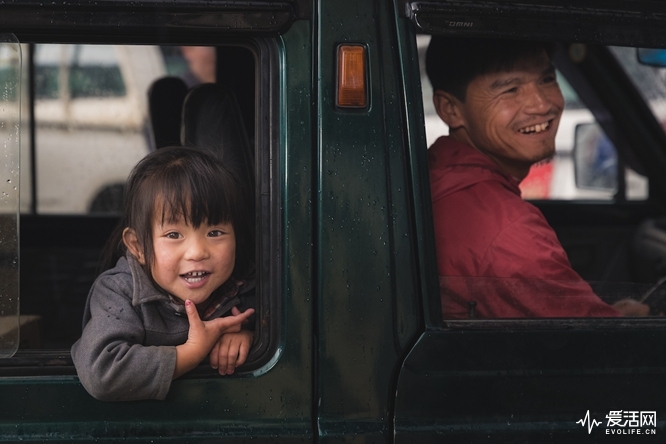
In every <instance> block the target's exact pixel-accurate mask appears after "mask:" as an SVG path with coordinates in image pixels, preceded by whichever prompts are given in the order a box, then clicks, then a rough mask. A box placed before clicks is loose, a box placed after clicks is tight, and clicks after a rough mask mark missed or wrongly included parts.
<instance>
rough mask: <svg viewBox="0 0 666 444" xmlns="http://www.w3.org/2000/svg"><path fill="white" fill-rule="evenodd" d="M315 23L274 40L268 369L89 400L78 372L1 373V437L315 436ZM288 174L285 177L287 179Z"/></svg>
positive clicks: (256, 439)
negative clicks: (273, 326) (276, 198)
mask: <svg viewBox="0 0 666 444" xmlns="http://www.w3.org/2000/svg"><path fill="white" fill-rule="evenodd" d="M310 34H311V31H310V23H309V22H308V21H298V22H295V23H294V24H293V25H292V27H291V28H290V30H289V31H288V32H287V33H285V34H284V35H283V36H281V37H280V38H278V39H277V52H278V57H277V60H278V64H279V66H278V67H277V68H276V69H275V72H277V73H279V74H280V81H279V91H278V94H276V96H275V97H279V98H280V103H279V125H280V127H279V128H280V129H279V130H278V131H277V134H278V136H279V138H278V140H277V142H278V143H279V150H277V153H278V155H277V158H276V159H273V162H279V165H281V167H280V169H279V174H280V178H279V181H278V183H279V184H280V190H279V195H281V196H283V200H282V202H283V205H282V211H281V212H280V214H281V217H282V221H281V224H282V225H283V234H284V235H283V237H282V239H283V241H284V242H283V245H282V247H281V251H282V252H283V255H282V257H277V258H270V260H271V261H282V262H281V263H282V271H283V276H282V279H280V280H279V281H280V282H282V288H281V290H279V291H277V292H276V294H279V295H280V297H283V298H284V299H283V302H282V308H283V310H282V313H281V314H280V316H278V318H279V320H280V328H279V329H278V331H279V333H278V334H279V336H280V346H279V348H278V351H277V353H276V355H275V356H274V357H273V359H272V360H271V361H270V362H269V363H268V364H267V365H266V366H264V367H262V368H259V369H258V370H256V371H255V372H253V373H252V374H249V375H246V376H243V377H231V378H225V377H212V378H205V379H197V378H195V379H184V380H179V381H175V382H174V383H173V385H172V388H171V390H170V392H169V395H168V397H167V399H166V400H165V401H164V402H156V401H144V402H127V403H108V402H101V401H97V400H95V399H93V398H92V397H91V396H90V395H88V394H87V393H86V392H85V391H84V389H83V387H82V386H81V385H80V383H79V382H78V379H77V378H76V377H72V376H50V377H30V378H0V400H2V401H3V402H0V441H19V440H20V441H24V442H30V441H33V442H34V441H39V442H42V441H59V442H70V441H80V440H83V441H87V440H93V439H95V440H96V439H100V438H103V439H105V440H109V441H110V440H113V439H117V440H123V439H125V438H128V437H133V438H136V439H137V440H139V441H141V442H153V441H155V440H160V439H167V440H175V441H179V442H193V441H195V442H196V441H199V442H200V441H205V440H207V439H211V438H221V437H224V438H225V442H227V441H226V440H227V439H228V442H245V441H246V440H248V439H249V437H252V442H274V441H275V437H276V436H280V441H281V442H292V441H293V442H303V440H305V441H311V440H312V437H313V433H314V432H313V428H312V424H313V421H312V416H311V415H312V376H313V373H312V347H313V342H312V335H311V325H312V312H311V307H312V295H311V289H312V271H311V263H312V252H311V251H312V239H311V230H312V224H311V204H310V201H309V196H310V194H309V193H310V189H311V183H310V181H311V176H310V170H311V165H312V154H310V153H311V150H310V149H309V148H308V147H309V145H310V143H311V140H312V134H311V125H310V123H309V122H310V102H311V98H310V96H311V89H312V86H311V85H312V83H311V82H312V77H311V75H310V72H311V68H310V67H311V59H310V54H311V46H310V45H311V40H310ZM287 177H288V178H289V180H287Z"/></svg>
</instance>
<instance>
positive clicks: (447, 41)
mask: <svg viewBox="0 0 666 444" xmlns="http://www.w3.org/2000/svg"><path fill="white" fill-rule="evenodd" d="M556 49H557V45H556V44H555V43H547V42H538V41H523V40H503V39H483V38H474V37H453V36H433V37H432V38H431V39H430V44H429V45H428V50H427V51H426V73H427V74H428V79H429V80H430V84H431V85H432V89H433V91H435V90H438V89H441V90H442V91H446V92H448V93H450V94H453V95H454V96H455V97H457V98H458V99H459V100H461V101H462V102H465V98H466V93H467V86H469V83H470V82H471V81H472V80H474V78H476V77H478V76H481V75H484V74H489V73H495V72H505V71H511V70H513V68H514V67H515V66H516V65H517V64H519V63H520V62H522V61H524V60H529V59H532V58H535V57H538V56H540V55H541V54H543V52H544V51H545V52H546V54H547V55H548V57H549V58H552V57H553V54H554V53H555V50H556Z"/></svg>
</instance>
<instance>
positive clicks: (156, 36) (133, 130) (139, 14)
mask: <svg viewBox="0 0 666 444" xmlns="http://www.w3.org/2000/svg"><path fill="white" fill-rule="evenodd" d="M309 11H310V8H309V5H308V2H300V3H299V2H269V1H266V2H254V3H252V4H245V3H244V4H239V3H237V2H222V3H218V4H215V5H211V4H205V5H204V4H199V3H197V2H150V3H145V4H141V5H137V4H135V3H130V2H120V1H119V2H103V4H96V5H93V4H90V5H69V4H66V3H60V4H56V3H52V4H46V3H43V2H41V3H40V2H31V1H29V2H23V3H21V4H12V5H4V6H0V28H2V30H3V32H7V33H13V34H14V35H15V36H16V39H17V42H20V44H21V53H22V55H23V60H22V71H21V76H20V81H21V95H20V97H21V101H22V102H21V103H22V110H21V120H20V127H19V120H18V118H14V119H13V120H12V119H11V118H9V117H7V116H4V114H3V118H2V126H3V128H12V129H13V130H16V131H18V130H19V128H20V132H21V139H20V143H21V156H22V164H21V202H20V207H21V212H20V286H21V292H20V311H21V318H20V327H19V328H17V325H18V324H19V317H18V307H19V302H18V298H17V297H18V296H19V295H18V293H17V292H16V289H17V287H18V284H19V274H18V266H17V263H16V261H15V260H16V258H17V256H18V249H19V248H18V247H19V245H17V244H16V242H17V241H18V238H16V227H17V220H16V219H17V218H16V214H17V213H16V209H17V208H18V203H17V202H18V201H17V200H16V192H14V191H12V190H13V187H14V186H17V184H18V182H19V180H18V176H16V177H14V176H12V174H14V172H17V168H14V167H12V165H15V163H14V164H12V163H11V162H9V160H11V159H10V155H9V154H8V155H6V156H5V157H6V158H7V162H3V165H6V168H7V169H8V171H5V170H2V171H3V176H2V186H3V191H4V192H7V193H8V194H7V199H5V198H3V202H5V201H6V202H7V203H8V205H9V206H8V208H9V210H12V211H13V213H12V212H11V211H10V212H9V213H8V216H7V217H5V216H4V211H5V207H4V206H3V219H2V224H3V225H2V229H1V230H0V231H1V232H2V236H3V238H2V245H3V248H5V250H3V255H2V258H3V259H2V266H3V267H4V268H3V271H2V273H3V277H2V279H3V280H2V285H1V286H2V288H3V291H2V293H1V294H0V307H2V308H0V310H1V311H2V313H1V314H2V316H4V317H8V320H7V323H8V325H9V326H10V327H11V328H10V329H9V332H6V331H5V330H4V325H5V323H4V322H5V321H4V320H3V330H0V338H1V340H0V344H1V348H2V355H3V356H2V359H0V399H1V400H2V403H1V404H2V405H0V436H2V437H3V438H2V439H4V440H9V441H29V442H30V441H33V442H35V441H42V440H51V441H60V442H71V441H77V440H108V441H114V440H123V439H126V438H129V437H131V438H132V439H133V440H137V441H139V442H155V441H160V440H169V441H178V442H192V441H206V440H210V439H215V440H218V439H224V440H225V441H228V442H246V441H247V440H249V439H252V440H253V442H267V441H271V442H274V441H275V440H276V439H278V440H279V441H280V442H292V441H293V442H296V441H298V442H303V441H304V440H305V441H309V440H311V439H312V438H313V434H314V431H313V421H312V404H313V394H312V387H313V381H312V365H313V362H312V351H311V350H312V347H313V343H312V332H311V326H312V315H311V309H312V308H311V300H312V296H311V293H310V292H311V287H312V275H311V273H312V270H311V267H310V264H311V261H312V257H311V245H312V221H311V214H310V208H311V204H310V198H311V195H310V192H311V189H312V188H311V187H312V184H311V177H312V176H311V168H312V165H313V163H312V162H313V160H312V151H311V150H310V149H309V146H310V144H311V141H312V139H313V135H312V132H311V123H310V119H311V117H310V111H311V109H310V102H311V95H312V77H311V69H312V68H311V66H312V65H311V54H312V47H311V39H312V36H311V32H312V26H311V23H310V12H309ZM7 35H11V34H7ZM18 44H19V43H11V41H10V42H8V43H7V45H6V47H3V46H2V45H4V43H3V44H2V45H0V61H2V60H5V59H7V60H9V59H10V58H8V57H9V56H8V55H7V54H9V53H11V52H12V51H14V53H18ZM192 46H196V47H203V48H204V49H208V50H211V51H212V54H214V56H215V57H216V59H215V60H216V61H215V62H214V63H215V77H214V78H213V79H212V81H214V82H216V83H218V84H220V85H222V86H223V87H225V88H228V89H229V90H231V91H234V93H235V95H236V97H237V100H238V102H239V108H240V110H241V111H240V113H241V116H240V120H241V121H243V126H245V127H246V129H247V131H248V133H247V136H248V139H249V140H250V141H251V146H250V150H251V153H250V154H251V157H252V158H253V160H254V168H253V173H254V174H255V176H256V179H255V190H256V192H255V195H254V196H253V197H254V201H253V202H250V203H249V205H250V206H251V207H254V209H255V212H256V217H255V226H254V230H255V232H256V238H255V243H256V248H254V249H253V251H251V255H253V256H254V257H255V263H256V282H257V290H256V302H255V304H256V309H257V316H256V322H255V324H253V327H254V329H255V342H254V344H253V347H252V350H251V351H250V356H249V357H248V361H247V363H246V365H245V366H244V367H242V368H239V369H238V371H237V372H236V373H235V374H234V375H231V376H225V377H222V376H220V375H219V374H217V373H216V372H215V371H214V370H213V369H211V368H210V366H209V365H207V364H206V363H203V364H202V365H200V366H199V367H198V368H197V369H195V370H194V371H192V372H190V373H189V374H188V375H186V376H185V377H183V378H180V379H179V380H177V381H174V382H173V384H172V386H171V389H170V392H169V394H168V396H167V399H166V400H165V401H163V402H157V401H142V402H120V403H110V402H101V401H97V400H95V399H94V398H93V397H92V396H90V395H89V394H88V393H87V392H86V391H85V390H84V389H83V387H82V386H81V384H80V382H79V380H78V378H77V377H76V371H75V368H74V366H73V365H72V360H71V357H70V354H69V348H70V347H71V345H72V343H73V342H74V341H75V340H76V339H77V338H78V336H79V335H80V334H81V319H82V314H83V307H84V304H85V300H86V296H87V292H88V290H89V288H90V285H91V284H92V281H93V279H94V278H95V276H96V274H97V273H98V271H99V268H100V267H101V262H102V260H101V259H100V254H101V253H102V251H103V249H104V245H105V242H106V240H107V239H108V238H109V237H110V235H111V232H112V231H113V229H114V227H115V226H116V224H117V223H118V222H119V220H120V215H121V214H120V213H119V209H120V208H122V206H121V205H122V183H123V182H124V180H125V178H126V176H127V174H128V173H129V168H131V167H132V165H133V164H134V163H135V162H136V161H137V160H138V159H140V158H141V157H142V156H143V155H145V154H146V153H148V152H149V151H150V150H153V149H156V145H155V137H154V136H155V134H154V130H155V127H154V126H151V125H152V124H153V123H154V122H153V121H152V120H151V117H152V116H153V115H152V114H151V113H150V111H151V108H150V102H151V100H152V99H153V98H154V97H153V96H150V97H149V96H148V94H149V92H151V91H152V90H151V88H152V86H151V85H154V83H153V81H155V80H158V79H162V78H164V77H166V76H171V77H176V78H178V79H181V80H182V81H183V83H184V84H186V87H187V88H189V87H191V86H192V83H188V82H195V83H198V82H205V81H208V82H210V81H211V80H205V79H203V78H197V79H194V80H193V79H192V77H196V75H194V74H196V73H195V71H196V70H195V69H194V68H193V65H192V64H188V63H187V60H186V59H185V58H184V56H183V53H184V51H185V50H184V49H183V48H186V47H187V48H189V47H192ZM6 53H7V54H6ZM3 57H4V58H3ZM8 63H9V62H8ZM14 64H15V65H16V62H14ZM17 66H18V65H17ZM8 67H10V68H11V67H12V65H8ZM14 68H16V67H14ZM14 68H12V69H14ZM8 72H10V71H9V70H7V71H5V70H4V67H3V71H2V73H3V75H6V74H7V73H8ZM16 72H17V73H18V72H19V71H18V68H16ZM15 75H16V76H17V75H18V74H15ZM6 77H7V78H6V85H7V88H6V89H5V91H6V96H8V97H10V96H11V97H13V99H12V100H13V102H11V103H10V102H7V103H8V105H7V106H6V107H5V106H3V110H2V112H3V113H7V114H11V113H12V112H13V113H14V115H15V117H16V116H18V106H17V104H18V100H17V97H18V94H15V93H14V92H12V91H13V90H11V87H12V85H14V84H18V82H14V83H13V82H12V81H11V80H12V79H11V77H10V76H8V75H6ZM172 95H175V91H174V90H167V91H166V95H165V96H163V97H159V99H161V102H160V103H165V102H169V101H170V99H171V98H172V97H171V96H172ZM3 97H4V96H3ZM11 97H10V98H11ZM8 100H9V99H8ZM10 105H11V106H10ZM165 106H166V105H163V106H162V107H163V108H164V107H165ZM158 111H160V110H159V109H158ZM176 115H177V116H178V115H180V111H178V112H176ZM10 117H11V116H10ZM167 129H172V130H175V131H174V132H175V133H176V135H177V136H178V135H179V133H180V124H179V125H178V127H176V128H167ZM3 131H4V130H3ZM1 134H2V135H3V136H7V137H9V134H5V133H4V132H1ZM12 134H13V133H12ZM14 140H15V139H8V142H7V143H6V144H5V147H6V148H7V149H12V150H13V151H11V152H10V154H11V155H15V154H13V153H15V152H17V150H16V146H13V145H12V143H13V142H12V141H14ZM16 140H17V139H16ZM174 143H180V140H179V138H178V137H177V138H176V139H175V141H174ZM12 161H13V162H15V160H12ZM3 168H4V166H3ZM5 184H7V187H9V188H7V189H5ZM118 187H120V189H119V188H118ZM12 217H13V219H12ZM12 233H13V236H14V237H12ZM13 239H14V240H13ZM12 242H14V244H12ZM12 261H14V262H12ZM19 332H20V340H19V337H18V334H19ZM17 348H18V350H17V351H16V349H17ZM14 351H16V352H15V353H14Z"/></svg>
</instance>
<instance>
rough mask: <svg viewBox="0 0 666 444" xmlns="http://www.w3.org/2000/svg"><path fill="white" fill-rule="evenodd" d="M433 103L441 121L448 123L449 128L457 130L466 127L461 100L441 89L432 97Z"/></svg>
mask: <svg viewBox="0 0 666 444" xmlns="http://www.w3.org/2000/svg"><path fill="white" fill-rule="evenodd" d="M432 103H433V104H434V105H435V111H437V115H438V116H439V118H440V119H442V120H443V121H444V123H446V124H447V125H448V126H449V128H451V129H457V128H460V127H463V126H465V119H464V116H463V114H462V109H461V105H462V104H461V102H460V100H459V99H458V98H457V97H456V96H454V95H453V94H450V93H448V92H446V91H442V90H441V89H437V90H435V93H434V94H433V96H432Z"/></svg>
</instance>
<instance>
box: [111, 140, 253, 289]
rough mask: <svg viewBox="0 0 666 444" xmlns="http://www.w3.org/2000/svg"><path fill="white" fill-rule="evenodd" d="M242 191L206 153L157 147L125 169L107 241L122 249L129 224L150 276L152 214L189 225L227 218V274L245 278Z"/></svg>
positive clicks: (249, 245)
mask: <svg viewBox="0 0 666 444" xmlns="http://www.w3.org/2000/svg"><path fill="white" fill-rule="evenodd" d="M246 195H247V194H246V193H244V190H243V189H242V186H241V181H240V180H239V178H238V177H236V174H235V173H234V172H233V171H231V170H230V169H228V168H226V167H225V166H224V165H222V164H221V163H220V162H219V161H218V160H216V159H215V158H214V157H213V156H211V155H210V154H207V153H205V152H203V151H201V150H198V149H195V148H185V147H167V148H160V149H158V150H156V151H154V152H152V153H150V154H148V155H147V156H146V157H144V158H143V159H142V160H141V161H139V163H138V164H137V165H136V166H135V167H134V169H133V170H132V172H131V173H130V176H129V178H128V179H127V185H126V187H125V199H124V206H125V213H124V216H123V219H122V221H121V224H120V225H119V230H116V233H114V236H113V239H112V242H114V243H115V245H116V248H118V249H119V250H117V253H123V254H126V248H125V246H124V244H123V242H122V239H121V238H122V230H123V229H124V228H127V227H129V228H131V229H133V230H134V231H135V232H136V236H137V238H138V240H139V244H140V245H141V248H142V250H143V254H144V257H145V258H146V265H145V267H146V272H147V273H148V275H149V276H150V275H151V274H150V266H151V264H152V263H153V260H154V252H153V236H152V235H153V233H152V230H153V221H154V220H156V218H157V219H158V220H160V221H161V222H173V221H176V220H179V219H180V218H184V220H185V221H186V222H187V223H188V224H189V225H191V226H193V227H195V228H198V227H199V226H201V225H202V224H204V223H207V224H210V225H216V224H219V223H231V225H232V226H233V228H234V233H235V235H236V264H235V267H234V272H233V273H234V276H236V277H245V276H246V274H247V273H249V272H250V271H251V269H252V263H251V262H252V257H253V255H254V232H253V230H252V227H253V226H254V221H252V220H250V219H251V217H250V214H251V213H250V211H249V208H250V205H252V202H246V201H245V200H246V199H244V198H243V197H244V196H246ZM158 204H159V205H158ZM118 231H120V233H118ZM116 256H117V254H116ZM107 260H108V259H107ZM108 265H109V264H108V263H107V266H108ZM111 266H112V264H111Z"/></svg>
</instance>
